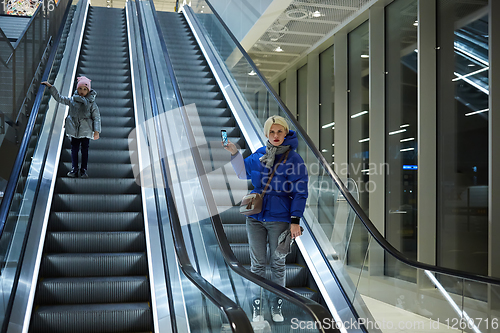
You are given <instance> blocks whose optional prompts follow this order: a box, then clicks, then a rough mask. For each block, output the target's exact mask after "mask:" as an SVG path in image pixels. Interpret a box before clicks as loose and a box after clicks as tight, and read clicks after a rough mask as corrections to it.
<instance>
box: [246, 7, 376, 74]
mask: <svg viewBox="0 0 500 333" xmlns="http://www.w3.org/2000/svg"><path fill="white" fill-rule="evenodd" d="M368 2H370V0H293V1H291V3H290V4H289V5H288V7H287V8H285V9H284V10H283V11H282V12H281V13H280V14H279V16H278V17H277V18H276V19H275V20H274V22H272V24H271V25H269V26H268V28H267V30H266V31H265V32H264V33H263V34H262V35H261V36H259V38H258V39H257V40H256V41H255V43H254V44H253V46H252V47H251V48H249V49H247V52H248V53H249V54H250V55H251V57H252V59H253V61H254V62H255V63H256V64H257V66H258V67H259V69H260V71H261V72H262V73H263V74H264V75H265V76H266V77H267V78H268V79H271V78H272V77H273V76H275V74H277V73H279V72H281V71H282V70H283V69H284V68H285V67H287V66H288V65H289V64H290V63H291V62H293V61H294V60H295V59H296V58H298V57H300V56H302V55H304V54H306V53H307V51H308V50H309V49H310V48H311V47H312V46H313V45H314V44H315V43H316V42H318V41H319V40H321V39H322V38H324V37H325V36H326V35H328V34H329V33H330V32H331V31H332V30H334V29H335V28H336V27H337V26H339V25H340V24H342V23H344V22H345V21H346V20H348V19H349V17H351V16H352V15H353V14H354V13H355V12H356V11H358V10H359V9H360V8H361V7H363V6H364V5H365V4H366V3H368Z"/></svg>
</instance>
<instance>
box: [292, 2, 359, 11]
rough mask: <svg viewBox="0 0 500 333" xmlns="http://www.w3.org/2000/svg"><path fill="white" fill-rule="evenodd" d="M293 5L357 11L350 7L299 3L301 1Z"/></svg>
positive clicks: (355, 8)
mask: <svg viewBox="0 0 500 333" xmlns="http://www.w3.org/2000/svg"><path fill="white" fill-rule="evenodd" d="M293 4H294V5H299V6H308V7H319V8H329V9H341V10H352V11H356V10H358V9H359V8H357V7H351V6H340V5H328V4H324V3H311V2H301V1H295V2H294V3H293Z"/></svg>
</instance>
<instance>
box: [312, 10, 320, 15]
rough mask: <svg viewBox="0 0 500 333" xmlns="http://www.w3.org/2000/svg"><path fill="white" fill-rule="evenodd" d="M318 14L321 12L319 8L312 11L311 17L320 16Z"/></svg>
mask: <svg viewBox="0 0 500 333" xmlns="http://www.w3.org/2000/svg"><path fill="white" fill-rule="evenodd" d="M320 16H321V13H320V12H319V10H317V11H315V12H314V13H312V17H320Z"/></svg>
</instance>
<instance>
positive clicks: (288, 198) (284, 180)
mask: <svg viewBox="0 0 500 333" xmlns="http://www.w3.org/2000/svg"><path fill="white" fill-rule="evenodd" d="M298 142H299V141H298V139H297V134H296V133H295V132H294V131H292V130H290V131H289V132H288V134H287V135H286V137H285V140H284V141H283V143H282V145H290V152H289V153H288V158H287V160H286V163H283V162H282V163H281V164H280V165H279V166H278V168H277V170H276V173H275V174H274V177H273V179H272V180H271V184H269V187H268V189H267V191H266V194H265V195H264V202H263V205H262V211H261V212H260V213H259V214H256V215H251V217H253V218H255V219H256V220H259V221H262V222H276V221H281V222H288V223H290V222H291V219H290V218H291V216H296V217H302V215H303V214H304V209H305V207H306V200H307V191H308V190H307V183H308V175H307V168H306V165H305V164H304V161H303V160H302V157H300V155H299V154H298V153H297V152H296V149H297V146H298ZM265 153H266V147H261V148H259V149H258V150H257V151H256V152H254V153H253V154H252V155H250V156H248V157H247V158H245V159H243V156H241V154H240V153H238V154H235V155H234V156H232V157H231V163H232V165H233V169H234V171H235V172H236V174H237V175H238V178H240V179H250V180H251V181H252V185H253V186H254V190H253V191H252V193H262V190H264V187H265V186H266V183H267V181H268V180H269V178H268V177H269V176H270V175H271V172H272V170H271V169H269V168H266V166H265V165H264V164H263V163H262V162H261V161H260V160H259V158H260V157H262V156H263V155H264V154H265ZM281 156H282V155H276V158H275V162H274V163H275V165H276V163H278V161H279V160H280V158H281ZM273 168H274V166H273Z"/></svg>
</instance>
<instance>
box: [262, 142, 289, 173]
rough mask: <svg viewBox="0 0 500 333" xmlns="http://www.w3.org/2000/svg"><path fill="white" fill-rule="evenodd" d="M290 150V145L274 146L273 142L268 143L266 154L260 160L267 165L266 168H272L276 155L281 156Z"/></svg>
mask: <svg viewBox="0 0 500 333" xmlns="http://www.w3.org/2000/svg"><path fill="white" fill-rule="evenodd" d="M288 149H290V146H289V145H286V146H278V147H276V146H274V145H273V144H272V143H271V142H269V141H267V144H266V153H265V154H264V155H262V157H261V158H259V160H260V161H261V162H262V163H265V164H266V168H272V167H273V165H274V158H275V157H276V155H281V154H284V153H286V152H287V150H288Z"/></svg>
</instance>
